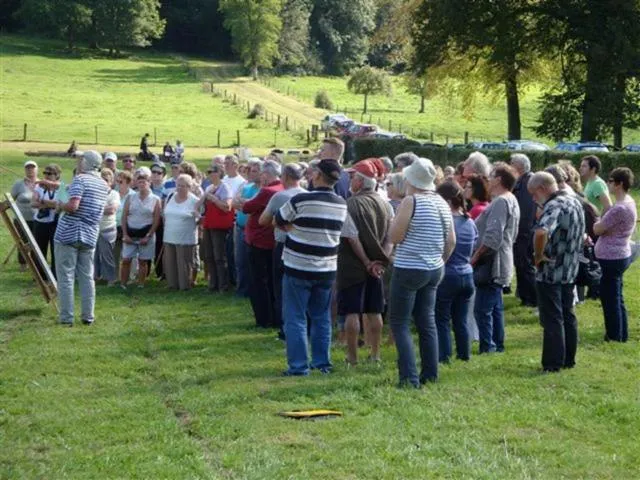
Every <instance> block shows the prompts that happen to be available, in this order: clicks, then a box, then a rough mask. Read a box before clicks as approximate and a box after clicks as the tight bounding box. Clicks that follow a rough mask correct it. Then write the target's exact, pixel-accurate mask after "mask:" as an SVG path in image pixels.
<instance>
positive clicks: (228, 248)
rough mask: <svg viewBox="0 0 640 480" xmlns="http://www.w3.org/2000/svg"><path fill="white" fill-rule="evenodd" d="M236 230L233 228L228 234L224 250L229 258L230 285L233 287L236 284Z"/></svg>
mask: <svg viewBox="0 0 640 480" xmlns="http://www.w3.org/2000/svg"><path fill="white" fill-rule="evenodd" d="M234 229H235V227H233V228H231V229H230V230H228V232H227V238H226V239H225V244H224V249H225V254H226V256H227V268H228V270H229V283H230V284H231V285H235V284H236V261H235V245H234V239H233V237H234Z"/></svg>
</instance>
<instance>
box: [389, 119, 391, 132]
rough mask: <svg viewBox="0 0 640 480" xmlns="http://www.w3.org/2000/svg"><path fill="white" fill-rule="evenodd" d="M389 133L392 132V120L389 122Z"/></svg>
mask: <svg viewBox="0 0 640 480" xmlns="http://www.w3.org/2000/svg"><path fill="white" fill-rule="evenodd" d="M389 131H391V120H389Z"/></svg>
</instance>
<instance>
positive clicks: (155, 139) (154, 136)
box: [153, 127, 158, 147]
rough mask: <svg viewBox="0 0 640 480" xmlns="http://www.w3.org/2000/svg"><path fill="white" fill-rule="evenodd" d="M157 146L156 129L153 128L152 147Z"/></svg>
mask: <svg viewBox="0 0 640 480" xmlns="http://www.w3.org/2000/svg"><path fill="white" fill-rule="evenodd" d="M157 144H158V129H157V128H156V127H153V146H154V147H155V146H156V145H157Z"/></svg>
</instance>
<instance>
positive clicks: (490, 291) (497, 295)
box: [473, 284, 504, 353]
mask: <svg viewBox="0 0 640 480" xmlns="http://www.w3.org/2000/svg"><path fill="white" fill-rule="evenodd" d="M473 313H474V314H475V316H476V322H477V323H478V331H479V334H480V353H490V352H504V305H503V303H502V286H500V285H496V284H493V285H487V286H482V287H478V288H476V301H475V305H474V307H473Z"/></svg>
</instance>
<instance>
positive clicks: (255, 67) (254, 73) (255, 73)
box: [251, 65, 258, 80]
mask: <svg viewBox="0 0 640 480" xmlns="http://www.w3.org/2000/svg"><path fill="white" fill-rule="evenodd" d="M251 77H252V78H253V79H254V80H258V65H253V66H252V67H251Z"/></svg>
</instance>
